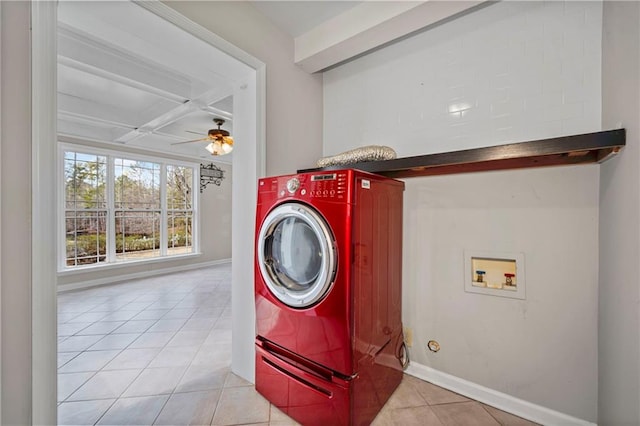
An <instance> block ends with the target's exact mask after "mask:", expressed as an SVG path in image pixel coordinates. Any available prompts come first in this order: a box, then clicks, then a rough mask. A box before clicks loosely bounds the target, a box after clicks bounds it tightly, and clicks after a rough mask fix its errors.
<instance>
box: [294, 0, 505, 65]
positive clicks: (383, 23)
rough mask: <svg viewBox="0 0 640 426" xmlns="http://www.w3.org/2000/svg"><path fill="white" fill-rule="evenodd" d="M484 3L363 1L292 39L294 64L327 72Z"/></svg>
mask: <svg viewBox="0 0 640 426" xmlns="http://www.w3.org/2000/svg"><path fill="white" fill-rule="evenodd" d="M491 3H494V2H493V1H487V0H467V1H416V2H405V1H396V2H363V3H362V4H359V5H358V6H355V7H353V8H351V9H349V10H347V11H345V12H343V13H342V14H340V15H338V16H336V17H334V18H332V19H330V20H328V21H326V22H324V23H322V24H321V25H319V26H317V27H316V28H314V29H312V30H311V31H308V32H307V33H305V34H302V35H300V36H299V37H296V38H295V54H294V56H295V63H296V64H297V65H299V66H300V67H302V69H304V70H305V71H307V72H309V73H315V72H319V71H324V70H327V69H329V68H331V67H333V66H336V65H339V64H341V63H343V62H345V61H348V60H349V59H353V58H355V57H358V56H360V55H363V54H365V53H368V52H370V51H372V50H374V49H376V48H379V47H382V46H385V45H387V44H388V43H391V42H393V41H397V40H399V39H401V38H403V37H407V36H410V35H411V34H413V33H416V32H418V31H421V30H424V29H425V28H426V27H429V26H432V25H435V24H437V23H440V22H443V21H445V20H448V19H451V18H453V17H456V16H459V15H460V14H463V13H467V12H469V11H470V10H472V9H474V8H476V7H478V6H480V5H483V4H484V5H487V4H491Z"/></svg>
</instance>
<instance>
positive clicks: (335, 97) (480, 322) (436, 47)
mask: <svg viewBox="0 0 640 426" xmlns="http://www.w3.org/2000/svg"><path fill="white" fill-rule="evenodd" d="M601 23H602V5H601V3H598V2H567V3H563V2H544V3H543V2H501V3H497V4H495V5H492V6H490V7H487V8H485V9H482V10H479V11H476V12H474V13H472V14H469V15H467V16H464V17H462V18H459V19H457V20H455V21H452V22H449V23H446V24H443V25H441V26H438V27H436V28H434V29H432V30H429V31H427V32H425V33H422V34H419V35H416V36H414V37H412V38H410V39H407V40H404V41H402V42H400V43H397V44H394V45H392V46H389V47H387V48H384V49H382V50H380V51H377V52H375V53H372V54H370V55H368V56H365V57H362V58H360V59H357V60H355V61H353V62H350V63H348V64H345V65H343V66H341V67H338V68H336V69H334V70H331V71H328V72H326V73H325V74H324V115H325V128H324V154H326V155H329V154H335V153H337V152H340V151H343V150H346V149H350V148H354V147H357V146H362V145H367V144H385V145H390V146H392V147H393V148H395V149H396V151H397V152H398V154H399V156H407V155H418V154H426V153H433V152H443V151H452V150H458V149H465V148H472V147H478V146H487V145H498V144H501V143H507V142H517V141H523V140H531V139H538V138H545V137H552V136H557V135H566V134H574V133H582V132H589V131H596V130H600V114H601V90H600V75H601V73H600V64H601V49H600V46H601ZM460 109H464V111H459V110H460ZM598 180H599V168H598V166H579V167H564V168H551V169H539V170H526V171H510V172H492V173H483V174H470V175H459V176H446V177H432V178H414V179H409V180H407V190H406V192H405V235H404V242H405V245H404V253H405V256H404V266H403V271H404V280H403V284H404V297H403V300H404V309H403V312H404V322H405V325H406V326H409V327H411V328H412V329H413V330H414V347H413V350H412V351H411V355H412V359H413V361H414V362H417V363H420V364H423V365H426V366H430V367H433V368H435V369H437V370H440V371H443V372H445V373H449V374H452V375H454V376H457V377H460V378H463V379H466V380H469V381H471V382H475V383H478V384H480V385H483V386H486V387H489V388H491V389H494V390H497V391H500V392H503V393H506V394H509V395H512V396H515V397H516V398H520V399H523V400H526V401H529V402H532V403H534V404H538V405H541V406H544V407H547V408H550V409H553V410H556V411H559V412H562V413H565V414H568V415H571V416H575V417H578V418H581V419H585V420H588V421H596V419H597V412H596V411H597V288H598V287H597V286H598V281H597V277H598V234H597V224H598ZM465 249H468V250H476V251H485V252H486V251H489V252H492V251H493V252H498V253H499V252H522V253H524V256H525V264H526V277H525V279H526V288H527V295H526V299H525V300H524V301H519V300H516V299H506V298H499V297H495V296H486V295H478V294H469V293H465V292H464V282H463V277H464V270H463V251H464V250H465ZM429 339H436V340H438V341H439V342H440V344H441V345H442V350H441V351H440V352H439V353H438V354H432V353H430V352H427V351H426V348H425V346H426V342H427V341H428V340H429Z"/></svg>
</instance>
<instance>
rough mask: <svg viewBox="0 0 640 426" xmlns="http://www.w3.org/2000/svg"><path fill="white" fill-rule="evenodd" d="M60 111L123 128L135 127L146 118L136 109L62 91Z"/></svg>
mask: <svg viewBox="0 0 640 426" xmlns="http://www.w3.org/2000/svg"><path fill="white" fill-rule="evenodd" d="M58 113H59V114H60V113H62V114H66V115H67V116H74V117H82V118H83V119H84V120H92V121H95V122H103V123H112V124H113V125H114V126H117V127H122V128H135V127H136V123H138V122H140V121H141V120H144V118H143V117H141V114H139V113H138V112H136V111H131V110H128V109H124V108H116V107H113V106H110V105H105V104H100V103H98V102H95V101H93V100H89V99H83V98H79V97H77V96H71V95H68V94H66V93H60V92H58Z"/></svg>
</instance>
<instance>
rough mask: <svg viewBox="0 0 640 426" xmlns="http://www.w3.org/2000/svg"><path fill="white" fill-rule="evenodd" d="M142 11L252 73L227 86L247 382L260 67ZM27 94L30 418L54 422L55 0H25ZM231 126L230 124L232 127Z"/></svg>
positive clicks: (151, 5)
mask: <svg viewBox="0 0 640 426" xmlns="http://www.w3.org/2000/svg"><path fill="white" fill-rule="evenodd" d="M135 3H136V4H138V5H139V6H141V7H143V8H145V9H146V10H148V11H150V12H152V13H154V14H156V15H158V16H159V17H161V18H163V19H164V20H166V21H168V22H170V23H172V24H174V25H176V26H177V27H179V28H181V29H182V30H184V31H186V32H188V33H190V34H192V35H194V36H195V37H198V38H200V39H201V40H203V41H205V42H207V43H209V44H210V45H211V46H212V47H214V48H216V49H218V50H221V51H223V52H225V53H227V54H228V55H230V56H231V57H233V58H235V59H236V60H238V61H239V62H241V63H243V64H245V65H247V66H248V67H250V68H251V69H252V70H253V71H254V72H253V76H252V77H251V78H250V79H249V81H247V82H245V83H244V84H242V85H240V86H239V87H237V88H234V110H235V109H236V104H237V111H234V113H235V114H234V115H235V117H234V121H236V125H237V130H236V132H235V135H234V136H235V138H236V140H241V141H244V144H237V147H236V150H234V157H233V170H232V178H233V187H232V215H233V221H232V235H233V237H232V238H233V242H232V256H231V257H232V262H233V263H232V310H233V325H232V333H233V340H232V366H231V368H232V371H233V372H234V373H236V374H238V375H239V376H241V377H243V378H245V379H247V380H249V381H253V379H254V374H255V371H254V363H253V359H254V357H253V343H254V337H255V309H254V307H253V273H252V272H253V269H252V268H247V267H246V265H250V264H253V256H254V247H253V242H254V232H253V228H254V224H255V205H256V194H257V179H258V178H259V177H262V176H264V174H265V170H266V155H265V152H266V138H265V133H266V124H265V117H266V66H265V64H264V63H263V62H262V61H260V60H258V59H256V58H255V57H253V56H251V55H249V54H248V53H246V52H244V51H243V50H241V49H239V48H238V47H236V46H234V45H232V44H231V43H229V42H227V41H226V40H224V39H222V38H221V37H219V36H217V35H216V34H214V33H212V32H211V31H209V30H208V29H206V28H204V27H202V26H201V25H198V24H196V23H195V22H193V21H191V20H189V19H187V18H186V17H184V16H183V15H181V14H180V13H178V12H177V11H175V10H174V9H172V8H170V7H169V6H166V5H165V4H163V3H161V2H159V1H156V0H154V1H143V2H138V1H136V2H135ZM31 20H32V21H31V22H32V40H31V60H32V62H31V64H32V67H31V99H32V117H31V120H32V125H31V129H32V141H31V148H32V159H31V168H32V190H33V192H32V235H31V240H32V247H33V249H32V250H33V251H32V261H31V271H32V280H31V288H32V300H31V305H32V360H31V371H32V375H31V388H32V405H31V406H32V418H31V423H32V424H55V423H56V422H57V362H56V359H57V328H56V327H57V326H56V324H57V302H56V294H57V291H56V287H57V265H56V261H55V259H56V257H55V256H51V253H55V250H56V229H57V226H56V223H57V220H58V219H57V217H56V215H55V214H54V215H51V214H50V212H52V211H56V208H55V206H56V202H57V201H56V199H57V185H56V176H57V174H56V171H57V161H52V160H51V159H55V158H57V149H56V146H57V138H56V134H57V129H56V125H57V123H56V119H57V99H56V98H57V81H56V79H57V73H56V70H57V60H56V59H57V43H56V40H57V37H56V29H57V2H31ZM234 128H236V126H234Z"/></svg>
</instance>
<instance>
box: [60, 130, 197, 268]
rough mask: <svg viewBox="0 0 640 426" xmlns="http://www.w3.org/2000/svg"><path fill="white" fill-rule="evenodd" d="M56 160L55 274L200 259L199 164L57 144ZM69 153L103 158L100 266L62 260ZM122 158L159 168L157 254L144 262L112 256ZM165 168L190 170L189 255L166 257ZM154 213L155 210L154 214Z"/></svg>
mask: <svg viewBox="0 0 640 426" xmlns="http://www.w3.org/2000/svg"><path fill="white" fill-rule="evenodd" d="M58 145H59V146H58V159H57V162H56V164H57V168H58V173H57V185H58V189H59V190H58V194H59V197H58V200H57V201H58V210H57V212H58V218H59V219H58V220H57V224H58V232H57V234H58V242H57V247H58V253H57V264H58V273H59V274H62V275H64V274H68V273H77V272H87V271H90V270H104V269H110V268H121V267H126V266H132V265H135V264H147V263H156V262H166V261H173V260H178V259H181V258H186V257H194V256H200V255H201V252H200V209H199V205H200V191H199V190H198V188H199V182H200V163H198V162H195V161H194V162H190V161H185V160H178V159H174V158H169V157H158V156H153V155H148V154H140V153H132V152H128V151H119V150H113V149H106V148H97V147H93V146H87V145H79V144H72V143H59V144H58ZM68 151H72V152H76V153H82V154H87V155H102V156H105V157H106V158H107V171H106V189H105V191H106V194H105V195H106V201H107V203H106V204H107V207H106V209H107V224H106V225H107V226H106V233H107V259H106V260H105V261H104V262H99V263H92V264H87V265H73V266H67V262H66V261H67V259H66V212H67V208H66V193H65V168H64V163H65V152H68ZM116 158H123V159H126V160H133V161H144V162H152V163H157V164H159V165H160V219H159V221H160V254H159V255H158V256H154V257H150V258H146V259H117V256H116V240H115V238H116V229H115V226H116V214H117V212H120V211H122V209H116V208H115V159H116ZM167 166H179V167H189V168H192V170H193V173H192V182H191V193H192V196H193V199H192V207H191V213H192V218H191V220H192V232H191V238H192V251H191V253H179V254H168V221H167V218H168V215H169V211H168V206H167V188H166V186H167ZM154 211H155V210H154Z"/></svg>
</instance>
